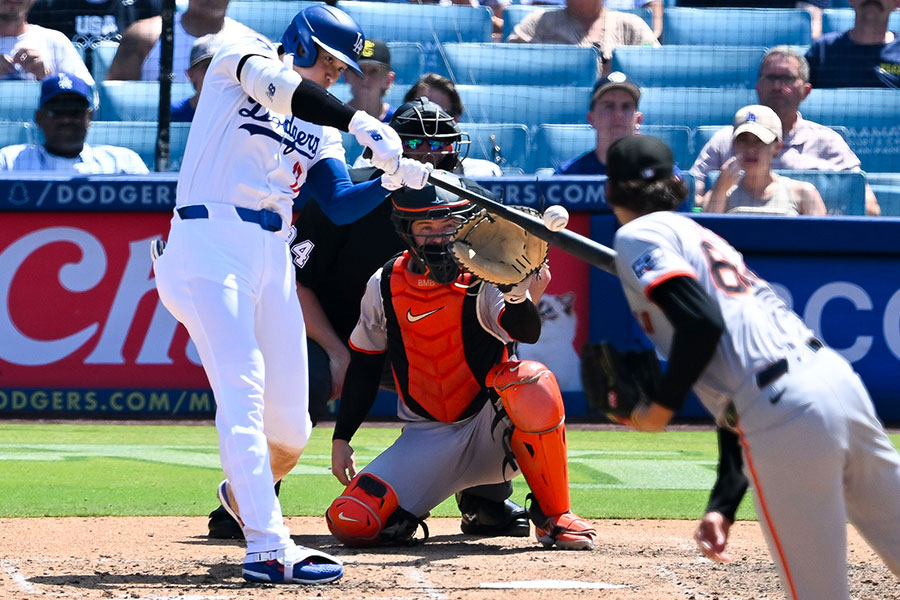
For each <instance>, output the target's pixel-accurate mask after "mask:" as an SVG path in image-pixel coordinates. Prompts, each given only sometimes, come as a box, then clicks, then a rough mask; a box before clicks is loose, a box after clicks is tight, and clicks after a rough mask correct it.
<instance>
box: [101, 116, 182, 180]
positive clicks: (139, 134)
mask: <svg viewBox="0 0 900 600" xmlns="http://www.w3.org/2000/svg"><path fill="white" fill-rule="evenodd" d="M190 126H191V124H190V123H172V124H171V129H170V139H169V170H173V171H174V170H178V168H179V167H180V166H181V159H182V157H183V156H184V146H185V144H186V142H187V132H188V130H189V129H190ZM156 136H157V124H156V122H141V123H135V122H133V121H95V122H94V123H92V124H91V128H90V129H88V136H87V140H86V141H87V143H88V144H91V145H94V146H99V145H110V146H124V147H125V148H130V149H131V150H134V151H135V152H137V153H138V155H139V156H140V157H141V160H143V161H144V164H145V165H147V167H148V168H149V169H150V170H153V168H154V165H155V164H156Z"/></svg>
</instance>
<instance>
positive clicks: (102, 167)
mask: <svg viewBox="0 0 900 600" xmlns="http://www.w3.org/2000/svg"><path fill="white" fill-rule="evenodd" d="M0 171H56V172H62V173H79V174H83V175H119V174H126V173H127V174H131V175H143V174H145V173H149V170H148V169H147V165H145V164H144V161H142V160H141V157H140V156H138V154H137V152H135V151H134V150H131V149H129V148H122V147H120V146H105V145H104V146H89V145H88V144H85V145H84V148H82V149H81V152H80V153H79V154H78V156H76V157H75V158H66V157H65V156H56V155H55V154H50V153H49V152H48V151H47V149H46V148H45V147H44V146H37V145H35V144H18V145H15V146H7V147H6V148H3V149H0Z"/></svg>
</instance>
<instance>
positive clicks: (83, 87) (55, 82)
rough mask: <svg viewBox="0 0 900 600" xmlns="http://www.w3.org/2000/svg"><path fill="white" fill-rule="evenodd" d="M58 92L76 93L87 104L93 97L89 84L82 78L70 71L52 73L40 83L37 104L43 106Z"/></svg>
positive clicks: (57, 94)
mask: <svg viewBox="0 0 900 600" xmlns="http://www.w3.org/2000/svg"><path fill="white" fill-rule="evenodd" d="M60 94H77V95H79V96H81V97H82V98H84V99H85V101H86V102H87V103H88V106H90V105H91V104H92V103H93V98H94V94H93V92H92V91H91V86H89V85H88V84H87V82H86V81H85V80H84V79H81V78H80V77H77V76H75V75H72V74H71V73H54V74H53V75H50V76H49V77H46V78H45V79H44V81H43V82H42V83H41V101H40V104H39V105H38V106H39V107H43V106H44V105H45V104H47V102H49V101H50V100H52V99H53V98H56V97H57V96H59V95H60Z"/></svg>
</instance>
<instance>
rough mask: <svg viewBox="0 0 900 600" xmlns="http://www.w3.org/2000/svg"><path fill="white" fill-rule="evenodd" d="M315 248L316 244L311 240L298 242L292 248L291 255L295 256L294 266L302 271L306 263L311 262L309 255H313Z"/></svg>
mask: <svg viewBox="0 0 900 600" xmlns="http://www.w3.org/2000/svg"><path fill="white" fill-rule="evenodd" d="M314 247H315V244H313V243H312V242H311V241H309V240H303V241H302V242H297V243H296V244H294V245H293V246H291V253H292V254H293V255H294V264H295V265H297V268H298V269H302V268H303V266H304V265H305V264H306V261H308V260H309V255H310V254H312V251H313V248H314Z"/></svg>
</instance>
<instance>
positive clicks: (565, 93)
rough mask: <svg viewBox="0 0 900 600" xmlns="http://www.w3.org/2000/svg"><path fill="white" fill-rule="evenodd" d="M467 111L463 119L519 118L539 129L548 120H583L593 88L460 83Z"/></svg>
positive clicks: (496, 119) (565, 121) (576, 121)
mask: <svg viewBox="0 0 900 600" xmlns="http://www.w3.org/2000/svg"><path fill="white" fill-rule="evenodd" d="M456 89H457V91H458V92H459V94H460V96H462V100H463V104H464V105H465V110H464V112H463V116H462V119H461V121H466V122H475V123H505V122H509V121H510V120H511V119H515V122H516V123H524V124H525V125H526V126H527V127H529V128H535V127H537V126H538V125H542V124H545V123H583V122H584V120H585V114H586V113H587V110H588V104H589V102H590V95H591V88H590V87H560V86H530V85H460V86H457V88H456Z"/></svg>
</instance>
